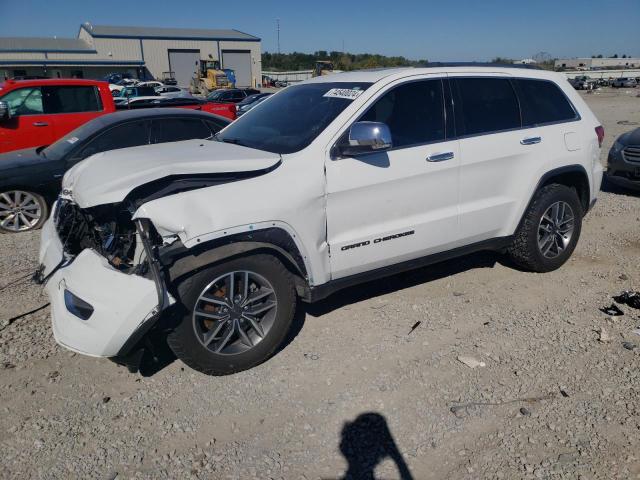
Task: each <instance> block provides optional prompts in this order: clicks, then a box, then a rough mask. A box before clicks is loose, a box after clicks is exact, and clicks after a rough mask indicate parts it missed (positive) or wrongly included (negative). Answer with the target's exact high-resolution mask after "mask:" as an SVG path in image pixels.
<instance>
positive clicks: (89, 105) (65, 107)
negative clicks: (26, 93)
mask: <svg viewBox="0 0 640 480" xmlns="http://www.w3.org/2000/svg"><path fill="white" fill-rule="evenodd" d="M42 94H43V101H44V110H45V113H80V112H99V111H101V110H102V103H101V102H100V95H99V94H98V89H97V88H96V87H92V86H83V85H82V86H81V85H77V86H76V85H69V86H51V87H42Z"/></svg>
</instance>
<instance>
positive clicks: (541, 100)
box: [514, 79, 578, 127]
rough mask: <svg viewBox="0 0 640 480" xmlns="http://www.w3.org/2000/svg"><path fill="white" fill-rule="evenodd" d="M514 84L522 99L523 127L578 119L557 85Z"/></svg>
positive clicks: (542, 82)
mask: <svg viewBox="0 0 640 480" xmlns="http://www.w3.org/2000/svg"><path fill="white" fill-rule="evenodd" d="M514 84H515V86H516V90H517V91H518V98H519V99H520V108H521V109H522V125H523V126H525V127H533V126H535V125H541V124H545V123H556V122H566V121H570V120H575V119H576V118H577V117H578V116H577V114H576V111H575V110H574V108H573V106H572V105H571V103H570V102H569V100H568V99H567V97H566V95H565V94H564V93H563V92H562V90H560V87H558V86H557V85H556V84H555V83H553V82H550V81H548V80H532V79H517V80H515V81H514Z"/></svg>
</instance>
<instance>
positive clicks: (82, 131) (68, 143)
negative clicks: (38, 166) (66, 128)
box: [42, 118, 103, 161]
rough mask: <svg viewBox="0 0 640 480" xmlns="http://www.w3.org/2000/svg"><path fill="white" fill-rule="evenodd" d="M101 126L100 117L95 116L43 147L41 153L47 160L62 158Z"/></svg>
mask: <svg viewBox="0 0 640 480" xmlns="http://www.w3.org/2000/svg"><path fill="white" fill-rule="evenodd" d="M101 128H103V125H102V121H101V119H100V118H96V119H95V120H92V121H90V122H87V123H85V124H84V125H82V126H80V127H78V128H76V129H75V130H73V131H71V132H69V133H67V134H66V135H65V136H64V137H62V138H61V139H60V140H58V141H56V142H55V143H52V144H51V145H49V146H48V147H47V148H45V149H44V150H43V151H42V153H43V154H44V156H45V157H47V158H48V159H49V160H54V161H55V160H63V159H64V158H65V157H66V156H67V154H68V153H69V152H70V151H71V150H73V149H75V148H76V147H78V146H80V144H81V143H84V141H85V140H86V139H87V138H89V137H90V136H92V135H93V134H94V133H96V132H97V131H98V130H100V129H101Z"/></svg>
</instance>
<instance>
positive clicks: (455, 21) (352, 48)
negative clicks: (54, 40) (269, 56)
mask: <svg viewBox="0 0 640 480" xmlns="http://www.w3.org/2000/svg"><path fill="white" fill-rule="evenodd" d="M208 3H210V6H207V4H208ZM276 18H279V19H280V25H281V32H280V45H281V50H282V51H283V52H291V51H301V52H313V51H316V50H342V46H343V42H344V48H345V50H346V51H349V52H353V53H362V52H368V53H382V54H385V55H404V56H406V57H409V58H413V59H418V58H427V59H429V60H433V61H437V60H440V61H442V60H452V61H453V60H458V61H464V60H489V59H491V58H493V57H494V56H498V55H499V56H502V57H510V58H524V57H530V56H532V55H533V54H535V53H536V52H540V51H544V52H549V53H550V54H551V55H552V56H554V57H565V56H570V57H572V56H590V55H592V54H599V53H602V54H603V55H605V56H608V55H613V54H614V53H617V54H619V55H622V54H627V55H632V56H640V0H617V1H616V2H609V1H607V0H580V1H577V0H526V1H525V0H510V1H507V0H484V1H481V0H477V1H472V0H453V1H438V2H434V1H428V0H424V1H400V0H397V1H395V2H393V1H389V0H386V1H383V0H368V1H366V2H365V1H361V2H358V1H355V2H354V1H352V2H346V1H334V0H324V1H321V2H319V1H314V2H305V1H304V0H299V1H290V0H275V1H274V0H270V1H264V0H263V1H260V2H255V1H244V2H234V1H230V2H229V1H228V2H220V1H217V2H206V1H204V2H202V1H200V2H189V1H182V2H181V1H177V0H171V1H165V0H153V1H148V0H133V1H127V0H125V1H118V0H114V1H104V0H101V1H97V0H23V1H17V0H0V35H2V36H54V35H57V36H60V37H74V36H76V35H77V32H78V27H79V25H80V24H81V23H83V22H85V21H90V22H92V23H94V24H97V25H100V24H102V25H143V26H144V25H146V26H165V27H194V28H235V29H238V30H242V31H244V32H247V33H251V34H253V35H256V36H259V37H260V38H262V48H263V51H275V50H276V28H275V25H276Z"/></svg>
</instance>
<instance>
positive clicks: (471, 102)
mask: <svg viewBox="0 0 640 480" xmlns="http://www.w3.org/2000/svg"><path fill="white" fill-rule="evenodd" d="M603 135H604V132H603V130H602V127H601V126H600V125H599V123H598V121H597V119H596V118H595V116H594V115H593V114H592V113H591V111H590V110H589V108H588V107H587V106H586V104H585V103H584V102H583V100H582V99H581V98H580V96H579V95H578V94H577V93H576V92H575V91H574V89H573V88H571V86H570V85H569V83H568V82H567V81H566V79H564V78H563V77H561V76H559V75H557V74H554V73H550V72H544V71H538V70H531V69H529V70H526V69H516V68H499V67H494V66H484V67H477V66H475V67H473V66H456V67H453V66H439V67H436V68H422V69H413V68H412V69H391V70H378V71H361V72H351V73H340V74H334V75H329V76H323V77H319V78H315V79H313V80H310V81H307V82H303V83H301V84H298V85H295V86H291V87H288V88H286V89H284V90H283V91H281V92H279V93H277V94H276V95H273V96H272V97H271V98H269V99H268V100H266V101H265V102H263V103H262V104H261V105H259V106H258V107H256V108H255V109H253V110H251V111H250V112H249V113H247V114H246V115H244V116H242V117H241V118H239V119H238V120H237V121H236V122H235V123H232V124H231V125H229V126H228V127H227V128H225V129H224V130H223V131H222V132H220V133H219V134H218V135H217V136H216V137H215V138H213V139H210V140H190V141H185V142H178V143H172V144H166V145H157V146H145V147H137V148H130V149H124V150H116V151H111V152H106V153H100V154H97V155H95V156H93V157H91V158H89V159H87V160H85V161H83V162H81V163H80V164H78V165H77V166H76V167H74V168H73V169H71V170H70V171H69V172H68V173H67V175H66V176H65V179H64V182H63V191H62V194H61V195H60V198H59V199H58V201H57V203H56V204H55V207H54V211H53V213H52V217H51V219H50V220H49V221H48V222H47V223H46V225H45V227H44V229H43V232H42V245H41V251H40V262H41V267H40V271H39V272H38V273H39V277H40V279H41V280H42V281H43V282H46V290H47V292H48V294H49V296H50V298H51V311H52V319H53V332H54V335H55V338H56V340H57V341H58V342H59V343H60V344H61V345H63V346H65V347H67V348H69V349H71V350H74V351H77V352H80V353H84V354H87V355H94V356H101V357H111V358H114V359H116V360H117V361H120V362H122V363H128V364H130V365H132V364H135V360H136V359H137V358H139V357H140V355H141V353H140V352H142V351H143V349H144V348H147V347H148V346H149V344H150V342H149V341H148V339H149V335H152V334H160V333H162V334H164V335H166V338H167V342H168V344H169V346H170V347H171V349H172V350H173V351H174V352H175V354H176V355H177V356H178V357H179V358H180V359H182V360H183V361H184V362H185V363H186V364H187V365H189V366H191V367H193V368H195V369H197V370H199V371H201V372H204V373H207V374H212V375H222V374H230V373H234V372H238V371H241V370H244V369H247V368H250V367H253V366H255V365H257V364H259V363H261V362H263V361H264V360H265V359H267V358H268V357H269V356H270V355H272V354H273V353H274V351H276V349H277V348H278V347H279V346H280V345H281V344H282V342H283V341H284V339H285V336H286V335H287V332H288V330H289V329H290V326H291V324H292V319H293V317H294V311H295V309H296V303H297V299H298V298H300V299H302V300H304V301H308V302H309V301H315V300H318V299H321V298H324V297H326V296H327V295H329V294H330V293H332V292H334V291H335V290H336V289H339V288H343V287H346V286H349V285H353V284H356V283H361V282H363V281H366V280H371V279H374V278H379V277H382V276H385V275H390V274H393V273H396V272H399V271H401V270H406V269H410V268H416V267H419V266H423V265H426V264H429V263H433V262H436V261H441V260H443V259H447V258H451V257H454V256H458V255H462V254H465V253H469V252H472V251H477V250H481V249H485V250H486V249H490V250H499V251H504V252H507V253H508V254H509V255H510V256H511V258H512V259H513V261H514V262H515V263H516V264H518V265H519V266H520V267H522V268H524V269H527V270H532V271H536V272H547V271H550V270H553V269H556V268H558V267H560V266H561V265H562V264H563V263H564V262H566V261H567V259H568V258H569V257H570V255H571V253H572V252H573V250H574V248H575V246H576V243H577V241H578V237H579V236H580V228H581V224H582V217H583V216H584V214H585V213H586V212H587V211H588V210H589V208H590V207H591V205H592V204H593V203H594V201H595V199H596V195H597V192H598V190H599V186H600V181H601V177H602V167H601V164H600V161H599V157H600V145H601V143H602V137H603Z"/></svg>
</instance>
